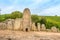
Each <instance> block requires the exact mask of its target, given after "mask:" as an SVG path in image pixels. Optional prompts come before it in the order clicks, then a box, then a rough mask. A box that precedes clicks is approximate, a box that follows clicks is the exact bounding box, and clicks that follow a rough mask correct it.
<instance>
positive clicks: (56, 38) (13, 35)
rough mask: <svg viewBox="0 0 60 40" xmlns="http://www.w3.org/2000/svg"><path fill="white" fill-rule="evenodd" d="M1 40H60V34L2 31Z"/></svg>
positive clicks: (0, 32)
mask: <svg viewBox="0 0 60 40" xmlns="http://www.w3.org/2000/svg"><path fill="white" fill-rule="evenodd" d="M0 40H60V33H52V32H22V31H9V30H4V31H3V30H0Z"/></svg>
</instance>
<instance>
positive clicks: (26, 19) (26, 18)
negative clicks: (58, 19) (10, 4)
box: [23, 8, 31, 31]
mask: <svg viewBox="0 0 60 40" xmlns="http://www.w3.org/2000/svg"><path fill="white" fill-rule="evenodd" d="M30 14H31V13H30V10H29V9H28V8H25V9H24V11H23V31H26V30H27V31H30V29H31V15H30Z"/></svg>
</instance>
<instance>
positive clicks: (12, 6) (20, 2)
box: [0, 0, 60, 16]
mask: <svg viewBox="0 0 60 40" xmlns="http://www.w3.org/2000/svg"><path fill="white" fill-rule="evenodd" d="M0 8H1V10H2V11H1V12H2V14H5V13H7V14H8V13H11V12H12V11H16V10H18V11H21V12H23V10H24V8H29V9H30V11H31V14H37V15H49V16H50V15H60V0H0Z"/></svg>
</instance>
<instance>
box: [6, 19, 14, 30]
mask: <svg viewBox="0 0 60 40" xmlns="http://www.w3.org/2000/svg"><path fill="white" fill-rule="evenodd" d="M6 24H7V29H9V30H13V29H14V19H8V20H6Z"/></svg>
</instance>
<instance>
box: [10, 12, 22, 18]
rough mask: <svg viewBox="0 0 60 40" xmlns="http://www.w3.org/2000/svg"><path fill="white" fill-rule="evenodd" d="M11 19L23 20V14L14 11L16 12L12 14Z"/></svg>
mask: <svg viewBox="0 0 60 40" xmlns="http://www.w3.org/2000/svg"><path fill="white" fill-rule="evenodd" d="M11 18H12V19H15V18H22V13H21V12H19V11H14V12H12V14H11Z"/></svg>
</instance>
